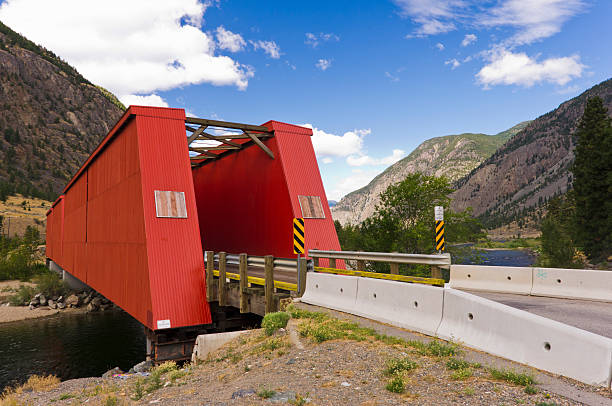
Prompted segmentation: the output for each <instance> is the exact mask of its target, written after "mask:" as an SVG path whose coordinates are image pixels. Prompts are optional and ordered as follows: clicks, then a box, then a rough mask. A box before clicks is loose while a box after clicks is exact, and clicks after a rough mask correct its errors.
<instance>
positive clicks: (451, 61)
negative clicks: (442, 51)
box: [444, 58, 461, 69]
mask: <svg viewBox="0 0 612 406" xmlns="http://www.w3.org/2000/svg"><path fill="white" fill-rule="evenodd" d="M444 65H450V66H451V69H455V68H458V67H459V65H461V62H459V61H458V60H457V59H456V58H453V59H449V60H448V61H445V62H444Z"/></svg>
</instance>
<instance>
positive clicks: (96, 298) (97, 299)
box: [91, 296, 102, 307]
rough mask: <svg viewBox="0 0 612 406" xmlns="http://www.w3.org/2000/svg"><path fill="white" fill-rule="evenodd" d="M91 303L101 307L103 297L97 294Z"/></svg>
mask: <svg viewBox="0 0 612 406" xmlns="http://www.w3.org/2000/svg"><path fill="white" fill-rule="evenodd" d="M91 303H92V304H93V305H94V306H96V307H100V305H101V304H102V299H101V298H100V297H98V296H96V297H94V298H93V299H91Z"/></svg>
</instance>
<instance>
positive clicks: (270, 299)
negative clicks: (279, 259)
mask: <svg viewBox="0 0 612 406" xmlns="http://www.w3.org/2000/svg"><path fill="white" fill-rule="evenodd" d="M264 272H265V284H264V292H265V293H264V294H265V299H266V313H272V312H274V311H275V307H276V306H274V304H275V303H274V257H273V256H272V255H266V257H265V266H264Z"/></svg>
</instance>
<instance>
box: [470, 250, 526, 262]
mask: <svg viewBox="0 0 612 406" xmlns="http://www.w3.org/2000/svg"><path fill="white" fill-rule="evenodd" d="M479 252H480V256H481V257H482V262H481V263H478V264H477V265H491V266H493V265H494V266H532V265H533V264H534V262H535V260H536V258H535V256H534V255H533V254H531V252H529V251H527V250H496V249H487V250H479ZM465 264H472V262H470V261H466V262H465Z"/></svg>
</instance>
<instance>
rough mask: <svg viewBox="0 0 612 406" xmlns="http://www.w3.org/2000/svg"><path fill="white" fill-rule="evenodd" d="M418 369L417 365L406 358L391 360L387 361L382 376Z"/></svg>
mask: <svg viewBox="0 0 612 406" xmlns="http://www.w3.org/2000/svg"><path fill="white" fill-rule="evenodd" d="M418 367H419V364H417V363H416V362H414V361H412V360H410V359H408V358H393V359H390V360H388V361H387V363H386V365H385V369H384V371H383V374H385V375H386V376H394V375H398V374H401V373H403V372H408V371H412V370H413V369H416V368H418Z"/></svg>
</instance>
